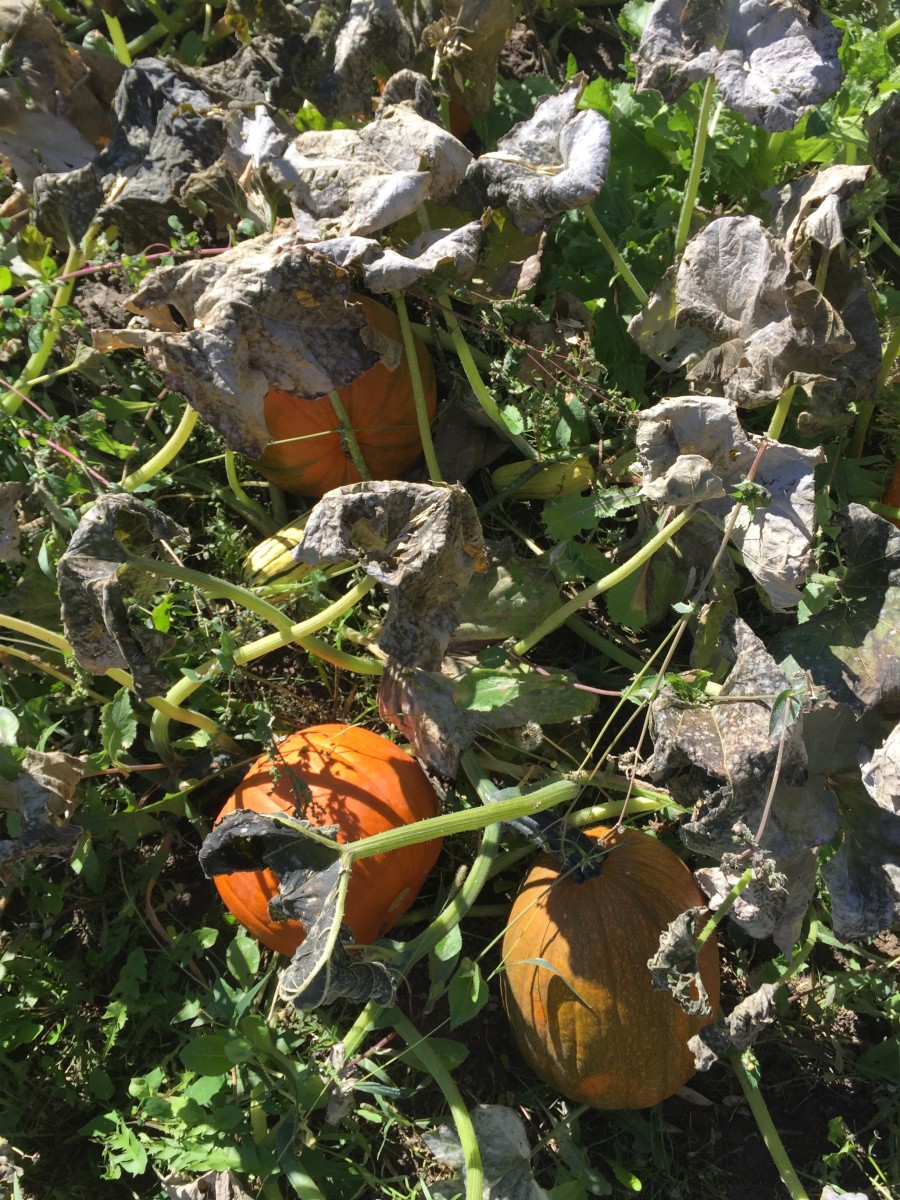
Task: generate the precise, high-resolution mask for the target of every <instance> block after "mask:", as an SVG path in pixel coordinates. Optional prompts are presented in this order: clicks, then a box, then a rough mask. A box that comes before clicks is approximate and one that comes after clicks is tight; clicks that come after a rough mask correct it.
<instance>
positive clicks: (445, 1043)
mask: <svg viewBox="0 0 900 1200" xmlns="http://www.w3.org/2000/svg"><path fill="white" fill-rule="evenodd" d="M426 1040H427V1042H428V1048H429V1050H431V1051H432V1052H433V1053H434V1054H436V1055H437V1056H438V1058H439V1059H440V1060H441V1062H442V1063H443V1064H444V1066H445V1067H446V1068H447V1070H448V1071H455V1070H456V1068H457V1067H459V1066H461V1065H462V1064H463V1063H464V1062H465V1061H466V1059H467V1058H468V1057H469V1049H468V1047H467V1046H464V1045H463V1044H462V1042H457V1041H454V1040H453V1039H452V1038H439V1037H430V1038H427V1039H426ZM398 1057H399V1058H400V1060H401V1061H402V1062H405V1063H406V1064H407V1065H408V1066H410V1067H415V1069H416V1070H417V1071H425V1072H426V1074H430V1068H429V1067H426V1066H425V1064H424V1063H423V1062H422V1060H421V1059H420V1058H419V1056H418V1054H416V1048H415V1046H407V1048H406V1049H405V1050H404V1051H403V1052H402V1054H400V1055H399V1056H398Z"/></svg>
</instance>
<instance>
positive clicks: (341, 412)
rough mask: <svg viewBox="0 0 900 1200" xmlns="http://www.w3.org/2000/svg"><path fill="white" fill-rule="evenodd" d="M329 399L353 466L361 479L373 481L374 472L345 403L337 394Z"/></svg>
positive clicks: (331, 393) (330, 393)
mask: <svg viewBox="0 0 900 1200" xmlns="http://www.w3.org/2000/svg"><path fill="white" fill-rule="evenodd" d="M328 399H329V400H330V401H331V407H332V408H333V409H334V415H335V416H336V417H337V419H338V422H339V425H338V433H339V434H340V435H341V438H342V439H343V441H344V444H345V445H346V447H347V450H348V452H349V454H350V457H351V459H352V460H353V465H354V466H355V467H356V469H357V471H358V472H359V477H360V479H363V480H365V479H371V478H372V472H371V471H370V470H369V468H368V466H367V464H366V460H365V458H364V457H363V452H362V449H361V447H360V444H359V439H358V438H357V436H356V430H355V429H354V428H353V425H352V423H351V421H350V416H349V414H348V412H347V410H346V408H345V407H344V402H343V400H341V398H340V396H339V395H338V393H337V392H329V393H328Z"/></svg>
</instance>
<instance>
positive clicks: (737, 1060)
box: [728, 1050, 809, 1200]
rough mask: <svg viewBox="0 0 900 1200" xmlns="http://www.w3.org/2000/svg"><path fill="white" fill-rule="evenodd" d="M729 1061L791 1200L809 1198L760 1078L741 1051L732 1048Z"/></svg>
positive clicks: (805, 1199)
mask: <svg viewBox="0 0 900 1200" xmlns="http://www.w3.org/2000/svg"><path fill="white" fill-rule="evenodd" d="M728 1061H729V1062H730V1063H731V1065H732V1067H733V1069H734V1073H735V1075H737V1077H738V1083H740V1085H741V1088H742V1089H743V1092H744V1096H745V1097H746V1099H747V1104H748V1105H749V1107H750V1111H751V1112H752V1113H753V1119H754V1120H755V1121H756V1127H757V1129H758V1130H759V1132H760V1134H761V1136H762V1140H763V1142H764V1143H765V1147H766V1149H767V1150H768V1151H769V1154H770V1155H771V1156H772V1161H773V1162H774V1164H775V1166H776V1167H777V1168H778V1174H779V1175H780V1176H781V1182H782V1183H783V1184H784V1186H785V1187H786V1188H787V1190H788V1192H789V1194H790V1197H791V1200H809V1196H808V1195H807V1193H806V1191H805V1190H804V1188H803V1185H802V1183H801V1182H800V1180H799V1179H798V1178H797V1172H796V1171H795V1170H794V1167H793V1165H792V1163H791V1160H790V1159H789V1158H788V1153H787V1150H785V1148H784V1143H783V1142H782V1140H781V1138H780V1137H779V1136H778V1130H777V1129H776V1128H775V1124H774V1122H773V1120H772V1114H771V1113H770V1112H769V1109H768V1107H767V1105H766V1102H765V1100H764V1099H763V1097H762V1092H760V1090H759V1081H758V1080H757V1078H756V1076H755V1075H754V1074H752V1073H751V1072H750V1071H748V1070H747V1067H746V1066H745V1065H744V1060H743V1058H742V1056H741V1053H740V1051H738V1050H731V1051H730V1052H729V1054H728Z"/></svg>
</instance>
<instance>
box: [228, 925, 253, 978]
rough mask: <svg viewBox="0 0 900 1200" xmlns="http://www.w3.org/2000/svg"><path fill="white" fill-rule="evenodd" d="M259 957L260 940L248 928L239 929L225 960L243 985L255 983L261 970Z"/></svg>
mask: <svg viewBox="0 0 900 1200" xmlns="http://www.w3.org/2000/svg"><path fill="white" fill-rule="evenodd" d="M259 957H260V952H259V942H258V941H257V940H256V938H254V937H251V935H250V934H249V933H248V932H247V931H246V929H239V930H238V931H237V933H236V934H235V936H234V939H233V940H232V942H231V944H230V945H229V947H228V949H227V950H226V951H225V962H226V963H227V964H228V969H229V971H230V972H231V973H232V975H233V976H234V977H235V979H236V980H237V981H238V983H239V984H240V985H241V987H243V988H249V987H250V986H251V984H252V983H253V979H254V976H255V975H256V972H257V971H258V970H259Z"/></svg>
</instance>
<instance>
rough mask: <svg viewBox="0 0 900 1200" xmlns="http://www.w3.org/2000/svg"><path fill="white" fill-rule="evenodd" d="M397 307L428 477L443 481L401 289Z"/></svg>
mask: <svg viewBox="0 0 900 1200" xmlns="http://www.w3.org/2000/svg"><path fill="white" fill-rule="evenodd" d="M392 295H393V297H394V304H395V305H396V307H397V319H398V320H399V322H400V332H401V333H402V334H403V349H404V352H405V354H406V362H407V365H408V367H409V379H410V383H411V384H412V390H413V398H414V399H415V402H416V420H417V421H418V423H419V437H420V438H421V439H422V449H423V451H424V452H425V465H426V466H427V468H428V477H429V479H430V480H431V482H432V483H442V482H443V478H444V477H443V475H442V474H441V468H440V465H439V464H438V460H437V455H436V454H435V452H434V442H433V441H432V438H431V418H430V417H429V415H428V404H427V401H426V399H425V388H424V387H423V385H422V372H421V370H420V369H419V356H418V354H417V353H416V342H415V338H414V337H413V331H412V328H411V326H410V323H409V313H408V312H407V311H406V300H405V299H404V297H403V293H402V292H401V291H399V290H397V291H395V292H393V293H392Z"/></svg>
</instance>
